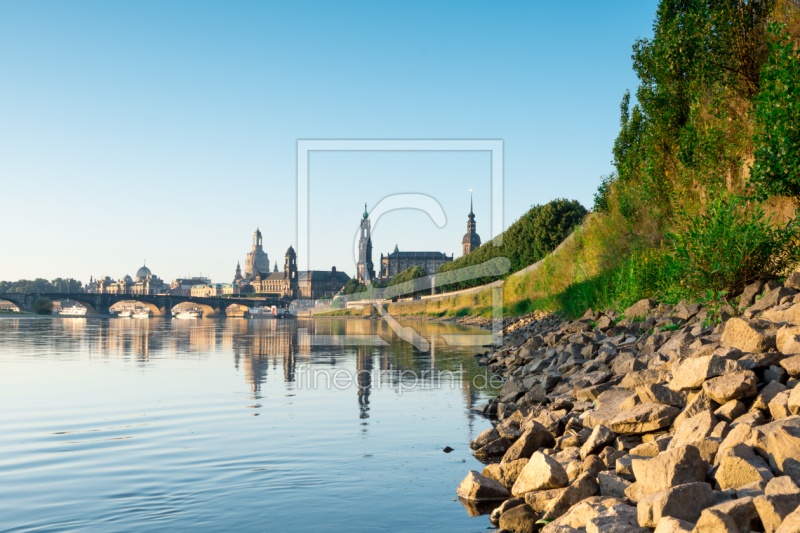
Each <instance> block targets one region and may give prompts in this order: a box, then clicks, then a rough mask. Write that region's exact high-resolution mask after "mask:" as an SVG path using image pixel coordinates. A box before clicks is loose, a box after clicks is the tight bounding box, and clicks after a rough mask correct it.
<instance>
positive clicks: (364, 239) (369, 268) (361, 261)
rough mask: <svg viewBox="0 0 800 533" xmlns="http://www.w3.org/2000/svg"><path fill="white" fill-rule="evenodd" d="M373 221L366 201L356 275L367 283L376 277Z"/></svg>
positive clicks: (359, 237)
mask: <svg viewBox="0 0 800 533" xmlns="http://www.w3.org/2000/svg"><path fill="white" fill-rule="evenodd" d="M371 233H372V223H371V222H370V220H369V213H367V203H366V202H364V215H363V216H362V217H361V222H360V225H359V235H358V263H356V277H357V278H358V282H359V283H367V282H369V281H372V280H374V279H375V266H374V265H373V264H372V235H371Z"/></svg>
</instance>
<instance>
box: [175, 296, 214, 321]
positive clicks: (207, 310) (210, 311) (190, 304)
mask: <svg viewBox="0 0 800 533" xmlns="http://www.w3.org/2000/svg"><path fill="white" fill-rule="evenodd" d="M179 309H201V310H202V311H203V317H204V318H205V317H207V316H212V315H216V314H217V313H218V311H217V310H216V309H214V308H213V307H211V306H210V305H208V304H204V303H202V302H196V301H193V300H186V301H183V302H180V303H178V304H176V305H174V306H172V308H171V309H170V313H171V312H172V311H176V310H179Z"/></svg>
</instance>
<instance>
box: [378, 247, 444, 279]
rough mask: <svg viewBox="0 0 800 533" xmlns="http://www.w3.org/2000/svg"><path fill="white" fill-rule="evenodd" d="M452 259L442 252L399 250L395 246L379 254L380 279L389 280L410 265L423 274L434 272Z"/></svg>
mask: <svg viewBox="0 0 800 533" xmlns="http://www.w3.org/2000/svg"><path fill="white" fill-rule="evenodd" d="M452 260H453V256H452V255H450V257H448V256H447V254H444V253H442V252H401V251H400V250H399V249H398V247H397V246H395V247H394V252H392V253H390V254H388V255H386V256H384V255H383V254H381V279H385V280H389V279H391V278H393V277H394V276H396V275H397V274H399V273H400V272H402V271H403V270H405V269H407V268H411V267H415V266H418V267H420V268H421V269H422V270H424V271H425V274H427V275H431V274H436V271H437V270H439V267H440V266H442V265H443V264H445V263H449V262H450V261H452Z"/></svg>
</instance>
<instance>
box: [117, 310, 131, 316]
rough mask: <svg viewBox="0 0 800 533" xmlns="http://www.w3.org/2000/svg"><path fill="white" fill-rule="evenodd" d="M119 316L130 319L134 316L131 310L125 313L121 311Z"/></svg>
mask: <svg viewBox="0 0 800 533" xmlns="http://www.w3.org/2000/svg"><path fill="white" fill-rule="evenodd" d="M117 316H118V317H119V318H130V317H131V316H133V311H131V310H130V309H126V310H124V311H120V312H119V313H117Z"/></svg>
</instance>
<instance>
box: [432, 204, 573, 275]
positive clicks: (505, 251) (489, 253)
mask: <svg viewBox="0 0 800 533" xmlns="http://www.w3.org/2000/svg"><path fill="white" fill-rule="evenodd" d="M586 214H587V211H586V208H584V207H583V206H582V205H581V204H580V203H578V202H577V201H576V200H565V199H557V200H553V201H552V202H549V203H547V204H544V205H534V206H533V207H531V208H530V210H529V211H528V212H527V213H525V214H524V215H522V216H521V217H520V218H519V220H517V221H516V222H514V223H513V224H511V226H510V227H509V228H508V229H507V230H506V231H504V232H503V233H502V235H501V237H502V244H501V245H500V246H495V243H494V240H490V241H488V242H486V243H484V244H483V245H482V246H481V247H480V248H478V249H477V250H475V251H473V252H472V253H470V254H467V255H465V256H463V257H459V258H458V259H456V260H455V261H453V262H450V263H446V264H444V265H442V266H441V267H440V268H439V271H438V273H437V276H436V285H437V287H438V288H439V289H441V290H443V291H453V290H460V289H467V288H470V287H477V286H478V285H484V284H486V283H491V282H492V281H495V280H498V279H500V278H502V277H504V276H498V275H485V276H480V277H478V278H476V279H472V280H467V281H457V282H454V283H448V275H447V273H448V272H452V271H454V270H458V269H462V268H466V267H473V266H478V265H481V264H484V263H486V262H487V261H489V260H490V259H493V258H495V257H505V258H507V259H508V260H509V261H510V262H511V269H510V271H509V272H508V273H507V274H505V275H508V274H510V273H513V272H517V271H518V270H521V269H523V268H525V267H526V266H528V265H532V264H533V263H535V262H537V261H539V260H540V259H542V258H544V256H546V255H547V254H548V253H550V252H552V251H553V250H554V249H555V247H556V246H558V245H559V244H560V243H561V241H563V240H564V239H565V238H566V237H567V235H569V234H570V232H571V231H572V230H573V229H574V228H575V227H576V226H578V225H579V224H580V223H581V222H582V221H583V218H584V217H585V216H586ZM491 271H492V269H491V268H489V269H487V274H489V272H491ZM481 272H482V269H481V268H478V273H479V274H480V273H481ZM452 276H453V279H454V275H452Z"/></svg>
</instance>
